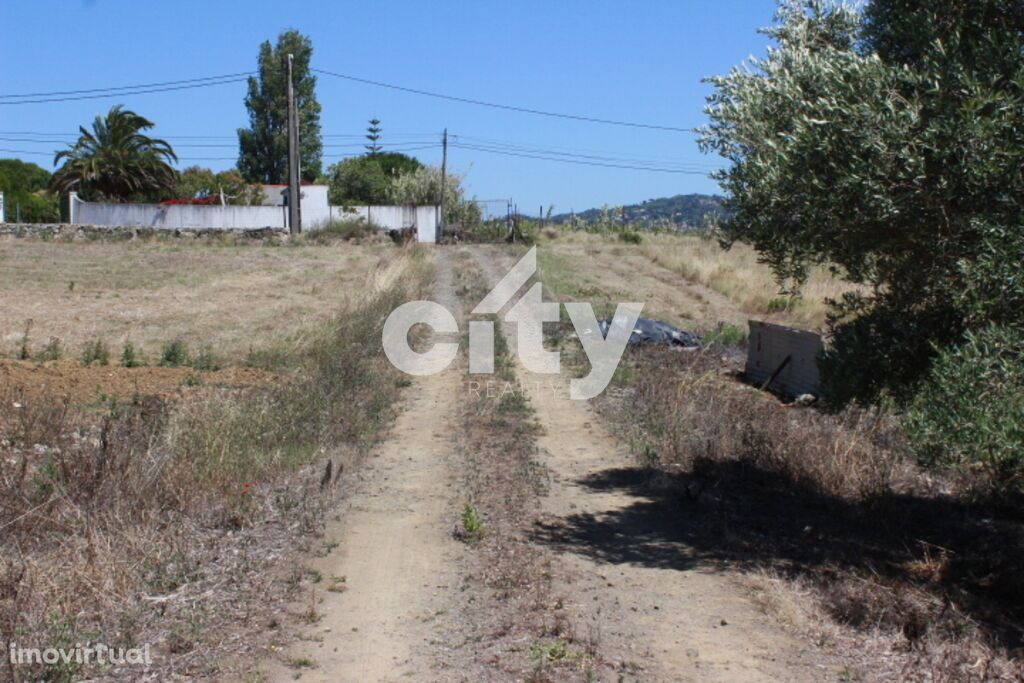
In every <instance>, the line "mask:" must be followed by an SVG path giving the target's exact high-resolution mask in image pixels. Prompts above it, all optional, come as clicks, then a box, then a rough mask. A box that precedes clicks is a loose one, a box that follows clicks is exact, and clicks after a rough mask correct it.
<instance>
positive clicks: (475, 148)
mask: <svg viewBox="0 0 1024 683" xmlns="http://www.w3.org/2000/svg"><path fill="white" fill-rule="evenodd" d="M452 146H453V147H458V148H459V149H466V150H472V151H476V152H486V153H489V154H502V155H505V156H512V157H520V158H524V159H539V160H542V161H560V162H562V163H565V164H576V165H578V166H598V167H602V168H621V169H627V170H633V171H653V172H657V173H678V174H683V175H707V174H708V172H707V171H698V170H690V169H683V168H658V167H655V166H635V165H628V164H612V163H601V162H596V161H581V160H577V159H572V158H565V157H556V156H547V155H542V154H525V153H521V152H510V151H507V150H500V149H494V148H488V147H478V146H475V145H466V144H455V143H452Z"/></svg>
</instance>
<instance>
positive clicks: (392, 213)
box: [302, 206, 437, 244]
mask: <svg viewBox="0 0 1024 683" xmlns="http://www.w3.org/2000/svg"><path fill="white" fill-rule="evenodd" d="M353 217H356V218H361V219H363V220H365V221H369V222H371V223H373V224H374V225H378V226H380V227H382V228H384V229H386V230H403V229H405V228H416V241H417V242H426V243H431V244H433V243H434V242H435V241H436V240H435V237H436V234H437V207H436V206H346V207H342V206H332V207H330V218H331V219H334V220H345V219H346V218H353ZM302 220H303V225H305V220H306V216H305V214H303V216H302ZM310 229H311V230H315V229H316V228H313V227H311V228H310Z"/></svg>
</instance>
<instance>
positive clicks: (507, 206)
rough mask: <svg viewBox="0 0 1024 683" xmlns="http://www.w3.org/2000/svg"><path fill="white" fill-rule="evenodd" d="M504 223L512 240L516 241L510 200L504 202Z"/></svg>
mask: <svg viewBox="0 0 1024 683" xmlns="http://www.w3.org/2000/svg"><path fill="white" fill-rule="evenodd" d="M505 225H506V226H507V227H508V234H509V237H510V238H511V240H512V242H513V243H514V242H515V241H516V230H515V228H514V227H513V225H512V200H511V199H510V200H508V203H507V204H505Z"/></svg>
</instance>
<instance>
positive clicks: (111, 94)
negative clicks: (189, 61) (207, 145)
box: [0, 78, 246, 106]
mask: <svg viewBox="0 0 1024 683" xmlns="http://www.w3.org/2000/svg"><path fill="white" fill-rule="evenodd" d="M245 80H246V79H245V78H228V79H224V80H217V81H208V82H205V83H192V84H191V85H177V86H168V87H161V88H147V89H142V90H131V91H125V92H106V93H102V94H98V95H77V96H75V97H49V98H45V99H35V100H17V101H10V102H0V106H5V105H15V104H46V103H52V102H74V101H78V100H96V99H102V98H105V97H124V96H126V95H147V94H149V93H158V92H171V91H174V90H191V89H194V88H207V87H210V86H214V85H229V84H231V83H242V82H244V81H245ZM8 97H11V96H8Z"/></svg>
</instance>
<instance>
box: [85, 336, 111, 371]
mask: <svg viewBox="0 0 1024 683" xmlns="http://www.w3.org/2000/svg"><path fill="white" fill-rule="evenodd" d="M93 363H95V364H96V365H109V364H110V349H108V348H107V343H106V342H105V341H103V340H102V339H96V340H95V341H92V342H90V343H88V344H86V345H85V348H84V349H83V350H82V365H92V364H93Z"/></svg>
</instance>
